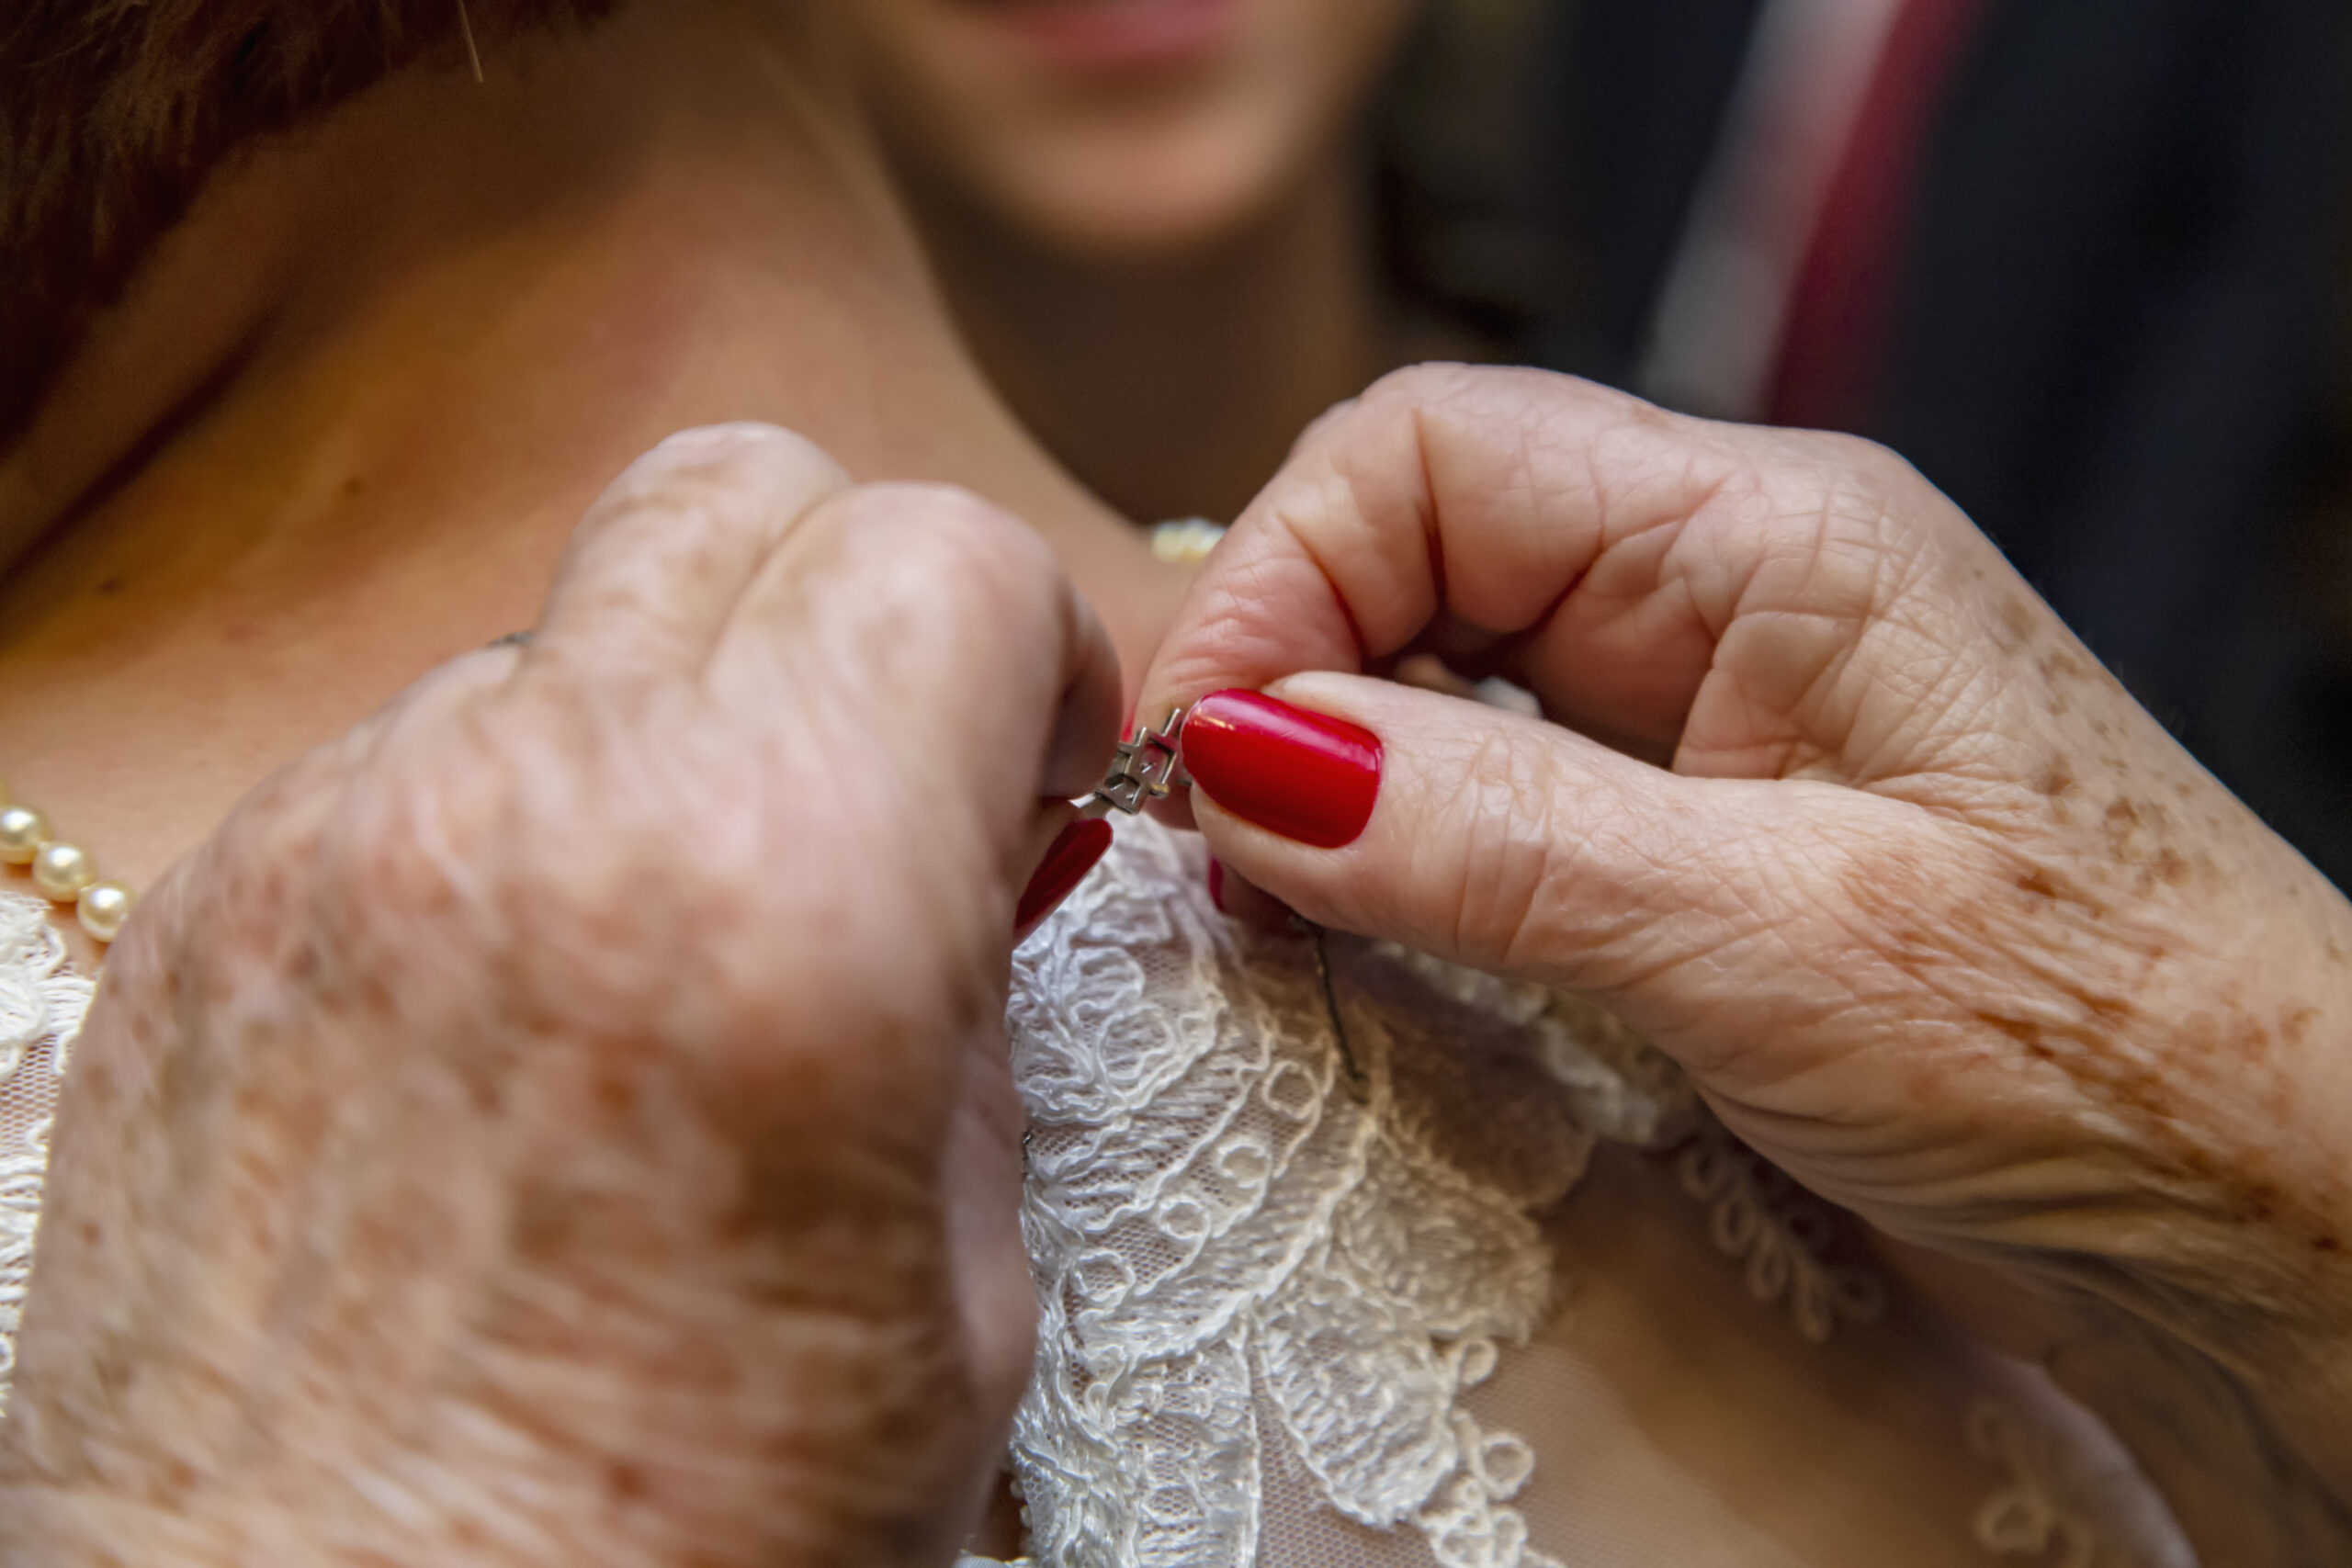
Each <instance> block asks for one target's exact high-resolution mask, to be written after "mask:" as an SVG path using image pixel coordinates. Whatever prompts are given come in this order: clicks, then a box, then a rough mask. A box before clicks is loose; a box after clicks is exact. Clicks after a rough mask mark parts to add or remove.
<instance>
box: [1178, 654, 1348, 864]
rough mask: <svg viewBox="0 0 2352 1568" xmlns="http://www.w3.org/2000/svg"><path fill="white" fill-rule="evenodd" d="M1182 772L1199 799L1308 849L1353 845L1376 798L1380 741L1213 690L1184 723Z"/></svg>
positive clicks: (1319, 717)
mask: <svg viewBox="0 0 2352 1568" xmlns="http://www.w3.org/2000/svg"><path fill="white" fill-rule="evenodd" d="M1183 748H1184V771H1185V772H1186V773H1190V774H1191V775H1192V778H1193V784H1196V785H1198V786H1199V787H1200V788H1202V789H1204V790H1206V791H1207V792H1208V795H1209V798H1210V799H1211V800H1214V801H1216V803H1217V804H1218V805H1219V806H1222V807H1225V808H1226V809H1227V811H1230V812H1232V813H1233V814H1234V815H1235V816H1237V817H1240V818H1247V819H1248V820H1250V821H1251V822H1255V823H1256V824H1257V825H1258V826H1259V827H1261V828H1263V829H1267V830H1268V831H1270V832H1274V833H1280V834H1281V835H1282V836H1283V838H1285V839H1295V840H1298V841H1299V842H1300V843H1302V844H1312V845H1314V846H1315V847H1316V848H1317V849H1323V850H1331V849H1337V848H1339V847H1340V845H1341V844H1345V843H1351V842H1352V841H1354V840H1355V837H1356V835H1357V834H1359V833H1361V832H1363V828H1364V824H1365V823H1367V822H1369V821H1371V820H1372V806H1373V802H1374V800H1375V799H1376V798H1378V796H1379V795H1380V738H1379V737H1378V736H1376V735H1374V734H1373V733H1372V731H1370V730H1368V729H1365V728H1363V727H1362V726H1360V725H1353V724H1350V723H1349V722H1348V721H1347V720H1345V719H1342V718H1332V717H1330V716H1328V715H1326V714H1319V713H1309V712H1307V711H1306V709H1305V708H1300V707H1293V706H1292V705H1290V704H1288V703H1285V702H1283V701H1280V700H1279V699H1277V698H1273V697H1269V696H1266V695H1264V694H1261V693H1258V692H1241V691H1228V692H1216V693H1212V694H1209V695H1208V696H1205V697H1203V698H1202V699H1201V700H1200V701H1199V702H1197V703H1194V704H1193V711H1192V715H1191V716H1189V717H1188V718H1186V719H1185V721H1184V736H1183Z"/></svg>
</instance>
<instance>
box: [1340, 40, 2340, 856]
mask: <svg viewBox="0 0 2352 1568" xmlns="http://www.w3.org/2000/svg"><path fill="white" fill-rule="evenodd" d="M1428 31H1429V34H1430V36H1429V38H1428V39H1426V40H1425V41H1424V47H1422V48H1420V49H1418V50H1416V51H1412V57H1411V64H1410V65H1409V67H1408V70H1407V73H1406V74H1405V77H1404V79H1403V80H1401V81H1400V82H1399V83H1397V87H1396V90H1395V92H1394V94H1393V95H1392V99H1393V105H1392V112H1391V113H1390V115H1389V116H1388V118H1387V121H1386V123H1385V129H1384V142H1385V148H1384V169H1385V176H1384V193H1385V212H1386V215H1387V229H1388V231H1389V237H1390V250H1391V253H1392V265H1393V267H1394V269H1395V270H1396V271H1397V274H1398V276H1399V280H1400V282H1402V283H1404V284H1405V285H1406V286H1407V287H1408V288H1418V289H1419V290H1422V291H1423V292H1425V293H1426V294H1428V295H1429V296H1430V297H1431V298H1432V299H1442V301H1443V302H1444V304H1445V305H1446V307H1447V308H1449V309H1451V310H1453V311H1455V312H1456V313H1457V314H1460V315H1463V316H1464V317H1466V318H1469V319H1473V320H1475V321H1477V323H1478V324H1479V325H1480V327H1481V328H1482V329H1483V330H1484V331H1486V332H1487V333H1488V334H1489V338H1490V340H1491V341H1495V342H1498V344H1506V345H1507V351H1508V353H1509V354H1510V356H1511V357H1515V358H1523V359H1526V360H1529V361H1531V362H1532V363H1537V364H1542V365H1546V366H1550V367H1556V368H1560V369H1566V370H1572V371H1576V372H1577V373H1580V374H1583V375H1587V376H1591V377H1594V378H1598V379H1600V380H1604V381H1608V382H1610V383H1612V384H1614V385H1617V386H1622V387H1626V388H1629V389H1633V390H1634V391H1637V392H1640V393H1642V394H1644V395H1645V396H1647V397H1651V398H1653V399H1656V400H1658V401H1661V402H1664V403H1668V404H1669V405H1672V406H1676V407H1679V408H1683V409H1687V410H1690V411H1691V412H1701V413H1706V414H1709V415H1713V416H1717V417H1723V418H1731V419H1742V420H1754V421H1766V422H1770V423H1786V424H1796V425H1804V426H1811V427H1822V428H1834V429H1840V430H1847V431H1851V432H1855V433H1857V434H1863V435H1867V436H1870V437H1871V438H1873V439H1876V440H1879V441H1883V442H1885V443H1886V444H1888V445H1889V446H1893V447H1894V448H1895V449H1896V450H1898V451H1900V452H1901V453H1902V454H1903V455H1904V456H1905V457H1908V458H1909V459H1910V460H1911V461H1912V462H1913V463H1915V464H1916V465H1917V467H1918V468H1920V469H1921V470H1922V471H1923V472H1924V473H1925V474H1926V475H1927V476H1928V479H1931V480H1933V481H1934V482H1935V483H1936V484H1937V485H1939V487H1941V488H1942V489H1943V490H1944V491H1945V492H1946V493H1948V494H1949V495H1951V497H1952V499H1953V500H1954V501H1956V502H1959V504H1960V505H1961V506H1962V508H1963V509H1965V510H1966V511H1967V512H1968V513H1969V514H1970V515H1971V516H1973V517H1974V518H1975V519H1976V521H1977V522H1978V523H1979V524H1980V525H1982V526H1983V527H1984V528H1985V530H1986V532H1988V533H1989V534H1991V535H1992V536H1993V537H1994V538H1995V539H1996V541H1997V542H1998V543H1999V544H2000V546H2001V547H2002V548H2003V549H2005V550H2006V551H2007V553H2008V555H2009V558H2011V559H2012V560H2013V561H2015V562H2016V563H2017V565H2018V567H2019V568H2020V569H2021V570H2023V571H2024V572H2025V574H2026V575H2027V576H2028V577H2029V578H2030V580H2031V581H2033V583H2034V584H2035V585H2036V587H2038V588H2039V589H2040V590H2041V592H2042V593H2043V594H2044V596H2045V597H2047V598H2048V599H2049V600H2050V602H2051V604H2052V605H2053V606H2055V607H2056V609H2057V610H2058V611H2059V613H2060V614H2061V615H2064V617H2065V618H2066V619H2067V621H2068V622H2069V623H2070V624H2071V625H2073V626H2074V627H2075V630H2076V631H2077V632H2078V633H2080V634H2081V635H2082V636H2083V637H2084V638H2085V639H2086V641H2087V642H2088V643H2089V644H2090V645H2091V647H2092V648H2093V649H2095V650H2096V651H2097V652H2098V654H2099V655H2100V657H2101V658H2102V659H2104V660H2107V662H2108V663H2109V666H2110V667H2111V668H2112V669H2114V670H2115V671H2116V672H2117V673H2118V674H2119V675H2120V676H2121V677H2122V678H2123V680H2124V681H2125V682H2127V683H2128V684H2129V685H2130V686H2131V688H2132V690H2133V691H2134V692H2135V693H2136V694H2138V695H2139V696H2140V697H2141V699H2142V700H2143V702H2145V703H2146V704H2147V705H2149V706H2150V707H2151V708H2152V709H2154V711H2155V712H2156V713H2157V714H2158V715H2159V716H2162V717H2163V718H2164V719H2165V722H2166V723H2168V724H2169V725H2170V726H2171V727H2172V728H2173V729H2174V731H2175V732H2176V733H2177V735H2178V736H2179V737H2180V739H2182V740H2183V741H2185V742H2186V743H2187V744H2188V746H2189V747H2190V748H2191V750H2194V751H2195V752H2196V753H2197V754H2198V755H2199V758H2200V759H2201V760H2202V761H2204V762H2205V763H2206V765H2207V766H2208V767H2210V768H2211V769H2212V770H2213V772H2214V773H2217V774H2219V775H2220V776H2221V778H2222V780H2223V781H2224V782H2225V783H2227V784H2229V785H2230V786H2231V787H2232V788H2233V789H2234V790H2235V791H2237V793H2238V794H2239V795H2241V796H2242V797H2243V798H2245V800H2246V801H2247V802H2248V803H2249V804H2250V805H2252V806H2253V807H2255V808H2256V810H2258V811H2260V812H2261V813H2262V814H2263V815H2264V816H2265V817H2266V818H2267V819H2268V820H2269V821H2270V822H2271V823H2272V825H2273V826H2274V827H2276V828H2278V829H2279V830H2280V831H2282V832H2283V833H2285V834H2286V835H2287V836H2288V837H2289V838H2290V839H2291V840H2293V841H2294V842H2295V843H2296V844H2297V845H2298V847H2300V848H2301V850H2302V851H2303V852H2304V853H2305V854H2307V855H2308V856H2310V857H2311V858H2312V861H2313V862H2315V863H2317V864H2318V865H2319V866H2320V867H2321V869H2323V870H2324V871H2325V872H2326V873H2327V874H2329V875H2330V876H2332V877H2334V878H2335V881H2336V882H2337V883H2338V885H2339V886H2352V265H2347V250H2346V225H2345V222H2344V219H2345V215H2346V209H2347V197H2352V3H2347V0H1564V3H1560V4H1545V3H1543V0H1438V9H1437V10H1436V11H1435V12H1434V13H1433V14H1432V17H1431V22H1430V28H1429V29H1428Z"/></svg>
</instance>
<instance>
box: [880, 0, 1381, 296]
mask: <svg viewBox="0 0 2352 1568" xmlns="http://www.w3.org/2000/svg"><path fill="white" fill-rule="evenodd" d="M839 4H840V6H841V9H842V13H843V15H844V16H845V17H847V19H848V21H849V22H850V24H851V27H852V30H853V32H854V34H855V36H856V37H857V39H858V41H859V44H860V47H861V49H862V51H863V53H864V56H865V62H864V63H865V73H866V76H867V78H868V81H869V85H870V87H871V91H872V94H873V97H874V101H875V104H876V112H877V113H878V115H879V116H880V119H881V124H882V128H883V130H884V132H885V134H886V135H887V136H888V138H889V140H890V141H891V142H892V144H893V146H894V147H895V148H896V150H897V151H898V152H899V155H900V156H901V157H902V158H904V159H907V160H909V161H910V162H912V163H914V164H916V165H917V166H918V167H920V168H921V169H922V171H923V172H924V173H926V174H927V175H930V176H932V177H933V178H935V179H939V180H942V181H944V182H945V183H946V184H947V185H948V186H950V188H952V189H954V190H956V191H957V192H959V193H960V194H961V196H962V197H964V199H966V200H968V201H972V202H975V203H977V204H978V205H979V206H980V207H981V208H982V209H984V210H987V211H989V212H990V213H992V214H994V215H995V216H996V217H997V218H998V219H999V220H1001V221H1003V222H1006V223H1008V224H1010V225H1011V226H1012V227H1013V228H1015V229H1016V230H1018V231H1023V232H1024V233H1026V234H1028V235H1029V236H1031V237H1032V238H1034V239H1035V240H1036V241H1038V242H1039V243H1043V244H1046V245H1047V246H1050V247H1053V248H1055V249H1059V250H1067V251H1071V252H1077V253H1081V254H1096V255H1103V256H1106V257H1128V258H1147V257H1152V256H1165V255H1174V254H1182V253H1183V252H1185V251H1187V250H1191V249H1193V248H1196V247H1199V246H1202V245H1205V244H1209V243H1215V242H1216V241H1217V240H1218V239H1220V238H1222V237H1224V236H1226V235H1227V234H1229V233H1231V232H1232V231H1235V230H1237V229H1238V228H1240V227H1241V226H1243V225H1245V224H1247V223H1249V222H1250V221H1251V220H1253V219H1255V218H1257V217H1259V216H1260V215H1261V214H1262V213H1264V212H1265V211H1267V210H1268V209H1270V208H1272V206H1273V205H1274V204H1276V203H1278V202H1280V201H1281V200H1282V199H1283V198H1284V197H1286V196H1288V195H1289V194H1290V193H1291V191H1292V190H1293V189H1294V188H1295V186H1296V184H1297V183H1298V181H1299V180H1300V179H1301V177H1302V176H1303V175H1306V173H1307V172H1308V171H1309V170H1310V169H1311V168H1313V167H1314V166H1316V165H1317V164H1318V163H1319V161H1320V160H1321V159H1322V158H1323V157H1324V156H1325V155H1326V154H1328V153H1329V152H1330V151H1331V149H1332V148H1333V146H1334V145H1335V143H1336V142H1337V141H1338V140H1339V139H1340V138H1341V137H1342V136H1344V134H1345V133H1346V131H1347V130H1348V128H1349V126H1350V123H1351V120H1352V119H1353V118H1354V117H1355V116H1356V115H1357V114H1358V113H1359V112H1360V111H1361V109H1362V108H1363V104H1364V100H1365V99H1366V98H1367V97H1368V96H1369V95H1370V93H1371V91H1372V88H1373V86H1374V84H1375V83H1376V82H1377V81H1378V79H1379V77H1380V74H1381V73H1382V71H1383V70H1384V69H1385V67H1386V65H1387V63H1388V60H1389V56H1390V54H1391V52H1392V51H1393V50H1394V49H1395V47H1396V45H1397V39H1398V37H1399V35H1400V34H1401V33H1402V31H1403V29H1404V27H1405V24H1406V22H1407V21H1408V19H1409V17H1410V16H1411V14H1412V13H1413V11H1414V10H1415V9H1416V8H1417V7H1418V4H1419V0H839Z"/></svg>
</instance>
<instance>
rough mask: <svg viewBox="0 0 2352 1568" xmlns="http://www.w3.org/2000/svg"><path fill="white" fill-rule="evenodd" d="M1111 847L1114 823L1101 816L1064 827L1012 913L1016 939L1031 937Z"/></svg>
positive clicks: (1030, 879)
mask: <svg viewBox="0 0 2352 1568" xmlns="http://www.w3.org/2000/svg"><path fill="white" fill-rule="evenodd" d="M1110 847H1111V824H1109V823H1108V822H1105V821H1103V819H1102V818H1100V817H1097V818H1093V819H1092V820H1091V821H1085V822H1073V823H1071V824H1070V825H1069V827H1067V828H1065V829H1062V830H1061V835H1060V837H1058V838H1057V839H1056V840H1054V841H1053V844H1052V847H1050V848H1049V849H1047V850H1046V858H1045V859H1044V860H1043V861H1041V862H1039V863H1038V865H1037V871H1036V874H1035V875H1034V876H1032V877H1030V878H1029V886H1027V887H1026V888H1025V889H1023V892H1022V895H1021V903H1020V905H1019V907H1018V908H1016V909H1015V910H1014V911H1013V915H1012V930H1013V932H1014V940H1015V941H1018V940H1019V939H1020V938H1022V937H1024V936H1027V935H1028V934H1029V932H1030V930H1031V928H1033V927H1035V925H1036V923H1037V922H1038V921H1039V920H1042V919H1045V918H1046V916H1047V915H1050V914H1052V913H1053V912H1054V910H1055V909H1056V908H1058V907H1059V906H1060V904H1061V901H1062V900H1063V899H1065V898H1067V897H1069V896H1070V894H1071V893H1072V892H1073V891H1075V890H1076V888H1077V886H1078V885H1079V884H1080V883H1081V882H1083V881H1085V880H1086V874H1087V873H1088V872H1090V871H1092V870H1093V869H1094V863H1095V862H1096V861H1099V860H1101V859H1102V858H1103V851H1105V850H1107V849H1109V848H1110Z"/></svg>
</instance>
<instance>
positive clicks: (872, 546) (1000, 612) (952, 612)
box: [838, 483, 1061, 627]
mask: <svg viewBox="0 0 2352 1568" xmlns="http://www.w3.org/2000/svg"><path fill="white" fill-rule="evenodd" d="M838 520H839V522H840V524H841V525H842V527H843V528H844V530H846V531H847V532H848V533H849V534H850V535H851V536H853V537H854V540H855V548H856V559H857V560H858V561H859V563H860V570H863V571H864V572H865V573H866V574H867V575H868V576H869V577H870V578H871V580H872V581H873V584H874V586H875V588H876V591H877V592H881V593H884V594H886V595H888V597H891V598H893V599H899V600H906V601H912V602H913V603H912V604H910V606H909V607H910V608H914V609H918V610H920V612H921V613H922V615H925V616H926V617H934V618H935V617H946V618H948V619H949V620H950V621H951V622H954V623H956V624H963V623H966V622H969V621H972V620H979V621H983V622H986V623H988V624H989V625H992V626H999V627H1007V626H1012V625H1014V624H1016V623H1015V621H1014V619H1013V618H1014V617H1019V616H1023V615H1026V616H1032V617H1034V616H1035V615H1039V614H1041V613H1043V611H1044V610H1045V608H1046V605H1047V604H1049V602H1050V600H1051V598H1052V596H1053V593H1054V591H1055V587H1056V585H1057V583H1058V582H1059V581H1060V575H1061V568H1060V565H1059V563H1058V562H1057V559H1056V558H1055V556H1054V553H1053V550H1052V547H1050V546H1048V545H1047V544H1046V542H1045V540H1044V539H1042V538H1040V537H1039V536H1038V535H1037V533H1036V531H1035V529H1033V528H1031V527H1030V526H1029V525H1027V524H1025V523H1023V522H1022V521H1021V520H1020V519H1019V518H1017V517H1015V516H1014V515H1012V513H1009V512H1007V511H1005V510H1004V509H1003V508H1002V507H1000V506H998V505H996V504H994V503H993V502H989V501H986V500H984V499H982V498H981V497H979V496H978V495H975V494H973V493H972V492H971V491H967V490H962V489H959V488H957V487H956V486H953V485H933V484H896V483H894V484H877V485H866V486H861V487H860V488H859V489H857V490H855V491H851V492H850V493H849V494H848V495H847V496H845V497H843V498H842V506H841V509H840V512H839V516H838ZM911 561H920V562H921V563H922V570H908V568H909V563H910V562H911Z"/></svg>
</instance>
